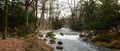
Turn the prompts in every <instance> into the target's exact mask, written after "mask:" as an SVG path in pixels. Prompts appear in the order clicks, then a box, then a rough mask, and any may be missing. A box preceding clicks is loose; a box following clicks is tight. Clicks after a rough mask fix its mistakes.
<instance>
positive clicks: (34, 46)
mask: <svg viewBox="0 0 120 51" xmlns="http://www.w3.org/2000/svg"><path fill="white" fill-rule="evenodd" d="M52 50H53V49H52V48H51V47H50V46H49V45H46V43H45V42H44V41H43V40H40V39H37V38H35V37H34V36H31V35H30V36H27V37H25V38H23V37H22V38H8V39H6V40H0V51H52Z"/></svg>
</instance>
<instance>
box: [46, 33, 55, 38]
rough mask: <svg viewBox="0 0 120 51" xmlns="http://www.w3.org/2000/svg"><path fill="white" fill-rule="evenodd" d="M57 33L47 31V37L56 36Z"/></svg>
mask: <svg viewBox="0 0 120 51" xmlns="http://www.w3.org/2000/svg"><path fill="white" fill-rule="evenodd" d="M54 36H55V34H54V33H53V32H47V34H46V36H45V37H47V38H54Z"/></svg>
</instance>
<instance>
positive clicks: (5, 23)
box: [2, 0, 9, 39]
mask: <svg viewBox="0 0 120 51" xmlns="http://www.w3.org/2000/svg"><path fill="white" fill-rule="evenodd" d="M8 2H9V0H5V7H4V14H5V18H4V34H3V35H2V39H6V35H7V21H8V20H7V19H8V18H7V17H8Z"/></svg>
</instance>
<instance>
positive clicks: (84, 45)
mask: <svg viewBox="0 0 120 51" xmlns="http://www.w3.org/2000/svg"><path fill="white" fill-rule="evenodd" d="M53 32H54V33H55V34H56V36H55V37H56V38H57V40H56V41H62V42H63V45H62V46H63V49H62V50H60V49H56V46H58V45H57V44H52V45H51V46H52V47H53V48H54V51H109V50H107V49H106V48H104V47H100V46H99V47H98V46H95V45H93V44H91V43H89V42H85V41H83V40H82V38H80V37H79V34H80V32H75V31H72V30H71V29H69V28H61V29H58V30H54V31H53ZM60 32H62V33H63V34H65V35H64V36H62V35H60Z"/></svg>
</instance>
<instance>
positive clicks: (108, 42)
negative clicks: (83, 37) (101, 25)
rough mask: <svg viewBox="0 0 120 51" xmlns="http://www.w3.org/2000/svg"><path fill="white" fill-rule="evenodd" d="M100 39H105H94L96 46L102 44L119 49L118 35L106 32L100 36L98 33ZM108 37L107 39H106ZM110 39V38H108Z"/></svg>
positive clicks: (119, 38)
mask: <svg viewBox="0 0 120 51" xmlns="http://www.w3.org/2000/svg"><path fill="white" fill-rule="evenodd" d="M99 38H100V39H105V40H102V41H101V40H96V41H95V42H94V43H95V44H96V45H98V46H104V47H107V48H109V49H111V50H112V51H120V36H119V35H116V34H107V35H104V37H101V36H100V35H99ZM106 38H108V39H106ZM109 39H110V40H109Z"/></svg>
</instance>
